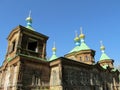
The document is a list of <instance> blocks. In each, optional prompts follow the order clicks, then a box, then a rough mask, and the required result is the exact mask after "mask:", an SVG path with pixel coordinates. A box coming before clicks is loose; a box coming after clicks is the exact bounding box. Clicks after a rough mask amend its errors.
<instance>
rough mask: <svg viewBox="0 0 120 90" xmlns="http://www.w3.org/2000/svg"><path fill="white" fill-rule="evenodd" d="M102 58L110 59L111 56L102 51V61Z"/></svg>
mask: <svg viewBox="0 0 120 90" xmlns="http://www.w3.org/2000/svg"><path fill="white" fill-rule="evenodd" d="M101 60H110V57H109V56H108V55H107V54H106V53H102V55H101V57H100V61H101Z"/></svg>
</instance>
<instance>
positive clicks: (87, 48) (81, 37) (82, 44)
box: [79, 27, 90, 50]
mask: <svg viewBox="0 0 120 90" xmlns="http://www.w3.org/2000/svg"><path fill="white" fill-rule="evenodd" d="M80 32H81V33H80V35H79V37H80V42H81V44H80V48H79V50H89V49H90V48H89V47H88V46H87V44H86V43H85V40H84V39H85V35H84V34H83V33H82V27H80Z"/></svg>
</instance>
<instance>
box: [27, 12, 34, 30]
mask: <svg viewBox="0 0 120 90" xmlns="http://www.w3.org/2000/svg"><path fill="white" fill-rule="evenodd" d="M26 21H27V26H26V28H28V29H30V30H33V31H34V29H33V28H32V18H31V11H30V12H29V16H28V17H27V18H26Z"/></svg>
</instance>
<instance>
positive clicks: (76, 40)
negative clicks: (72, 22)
mask: <svg viewBox="0 0 120 90" xmlns="http://www.w3.org/2000/svg"><path fill="white" fill-rule="evenodd" d="M75 33H76V37H75V38H74V42H75V47H74V48H73V49H72V50H71V51H70V53H71V52H76V51H78V50H79V47H80V38H79V37H78V34H77V31H76V32H75Z"/></svg>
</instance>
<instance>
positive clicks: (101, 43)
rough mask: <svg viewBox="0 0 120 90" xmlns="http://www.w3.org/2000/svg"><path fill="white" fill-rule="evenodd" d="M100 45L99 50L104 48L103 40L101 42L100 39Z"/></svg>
mask: <svg viewBox="0 0 120 90" xmlns="http://www.w3.org/2000/svg"><path fill="white" fill-rule="evenodd" d="M100 45H101V47H100V50H105V47H104V45H103V42H102V41H100Z"/></svg>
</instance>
